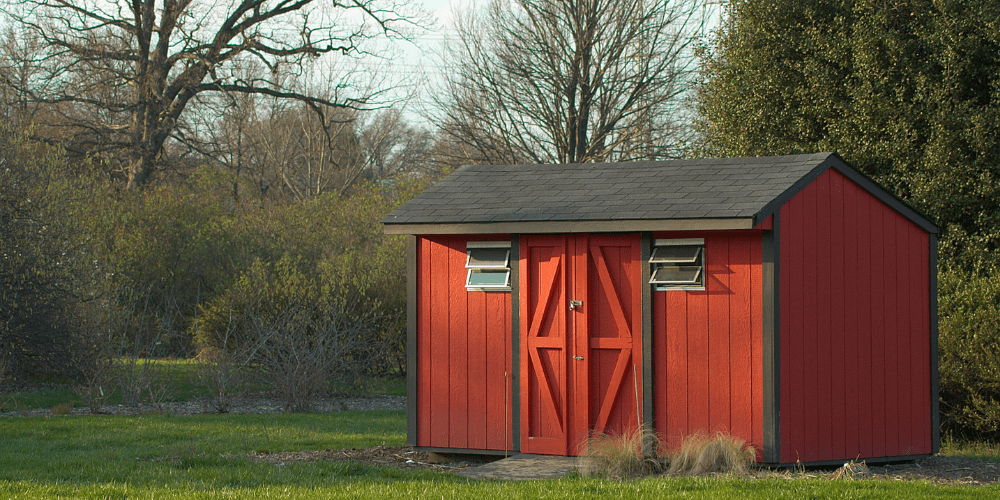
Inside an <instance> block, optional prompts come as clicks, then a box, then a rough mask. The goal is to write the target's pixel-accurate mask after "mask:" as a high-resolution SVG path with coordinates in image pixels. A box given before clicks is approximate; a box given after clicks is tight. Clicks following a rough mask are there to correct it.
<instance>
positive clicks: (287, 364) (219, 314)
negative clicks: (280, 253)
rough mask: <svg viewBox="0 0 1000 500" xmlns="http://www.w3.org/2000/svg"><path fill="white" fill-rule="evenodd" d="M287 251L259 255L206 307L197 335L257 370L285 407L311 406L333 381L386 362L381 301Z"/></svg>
mask: <svg viewBox="0 0 1000 500" xmlns="http://www.w3.org/2000/svg"><path fill="white" fill-rule="evenodd" d="M300 265H301V263H300V262H297V261H295V260H293V259H291V258H288V257H286V258H282V259H281V260H280V261H278V263H276V264H274V265H269V264H265V263H263V262H260V261H258V262H256V263H254V265H253V266H251V268H250V270H249V271H248V272H247V273H246V274H245V275H243V276H242V277H241V278H240V279H239V280H237V282H236V284H235V285H234V286H233V287H232V288H231V289H230V290H228V291H227V292H226V293H225V294H223V295H222V296H221V297H219V298H217V299H216V300H214V301H212V302H210V303H209V304H207V305H206V306H205V307H202V308H201V315H200V317H199V318H198V321H197V322H196V324H195V325H196V327H195V336H196V340H197V343H198V345H199V346H200V348H201V349H202V351H203V354H202V356H203V357H206V358H210V359H211V358H215V359H219V358H223V359H225V358H228V359H233V358H234V357H239V358H242V359H239V358H237V360H236V361H230V362H235V363H236V364H237V365H246V366H248V367H252V368H253V369H255V370H257V371H258V372H259V373H260V374H261V376H262V377H263V380H264V381H265V382H266V383H267V384H268V385H269V386H270V387H271V388H272V389H273V390H274V391H275V392H276V393H277V394H278V395H279V396H280V397H282V398H283V399H285V403H286V409H288V410H293V411H299V410H304V409H308V408H309V406H310V402H311V401H312V399H313V398H315V397H317V396H318V395H320V394H321V392H322V391H323V390H324V389H325V387H326V383H327V381H329V380H331V379H334V380H336V381H338V382H348V383H350V382H355V381H356V380H358V379H359V378H361V376H362V375H364V374H367V373H368V372H369V371H370V368H371V367H372V366H379V365H382V364H384V362H381V361H380V360H381V359H382V358H384V357H385V355H386V353H387V352H390V351H391V350H390V349H387V346H386V343H385V339H384V337H383V336H381V335H379V333H378V329H377V327H378V325H380V324H382V323H383V321H382V318H381V313H380V304H379V303H378V302H377V301H372V300H367V299H366V298H365V297H364V295H363V294H361V293H359V292H358V291H357V290H356V289H352V288H349V287H346V286H343V284H342V283H341V282H340V280H338V279H336V278H333V277H330V276H328V275H323V274H317V273H311V274H308V275H307V274H306V273H305V272H304V271H303V270H302V269H300V267H299V266H300Z"/></svg>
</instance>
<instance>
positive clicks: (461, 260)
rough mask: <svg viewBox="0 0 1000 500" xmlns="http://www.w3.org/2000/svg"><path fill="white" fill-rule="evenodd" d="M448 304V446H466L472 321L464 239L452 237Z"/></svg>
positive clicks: (467, 438) (449, 257)
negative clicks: (469, 314)
mask: <svg viewBox="0 0 1000 500" xmlns="http://www.w3.org/2000/svg"><path fill="white" fill-rule="evenodd" d="M448 248H449V250H450V252H449V255H448V266H449V269H448V271H449V272H448V295H449V297H450V304H449V306H450V307H449V326H450V328H449V331H448V337H449V340H450V341H449V349H450V351H449V363H448V368H449V373H448V381H449V389H450V396H449V405H450V406H449V413H448V415H449V423H448V431H449V432H448V446H449V447H451V448H467V447H468V440H469V430H468V426H469V420H468V415H469V389H470V388H469V378H468V376H469V345H468V343H469V335H470V332H469V323H468V309H467V307H468V306H467V304H466V299H467V297H468V292H466V290H465V273H463V272H462V271H464V269H465V260H466V253H465V242H464V241H461V240H457V239H456V240H452V241H451V242H450V244H449V245H448Z"/></svg>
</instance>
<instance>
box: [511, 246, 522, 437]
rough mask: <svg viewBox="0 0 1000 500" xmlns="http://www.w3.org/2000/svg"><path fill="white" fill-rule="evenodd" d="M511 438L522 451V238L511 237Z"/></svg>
mask: <svg viewBox="0 0 1000 500" xmlns="http://www.w3.org/2000/svg"><path fill="white" fill-rule="evenodd" d="M510 365H511V366H510V431H511V432H510V436H511V447H512V448H513V451H520V450H521V237H520V236H519V235H517V234H512V235H510Z"/></svg>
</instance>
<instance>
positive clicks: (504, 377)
mask: <svg viewBox="0 0 1000 500" xmlns="http://www.w3.org/2000/svg"><path fill="white" fill-rule="evenodd" d="M484 239H486V240H502V239H505V237H503V236H500V237H473V238H468V237H444V236H430V237H419V238H418V240H417V269H418V270H417V290H418V295H419V299H418V305H417V369H418V370H419V372H418V385H417V398H418V402H417V407H418V417H417V444H418V445H419V446H428V447H438V448H468V449H479V450H503V449H512V438H511V429H512V427H511V425H512V422H511V412H510V408H511V400H510V397H511V387H510V380H511V368H510V364H511V351H510V349H511V342H510V335H511V333H510V332H511V324H510V315H511V294H510V292H498V291H493V292H480V291H467V290H466V288H465V278H466V269H465V262H466V253H465V242H466V241H468V240H484ZM505 440H506V445H505V444H504V443H505Z"/></svg>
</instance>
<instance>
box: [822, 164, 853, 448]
mask: <svg viewBox="0 0 1000 500" xmlns="http://www.w3.org/2000/svg"><path fill="white" fill-rule="evenodd" d="M829 172H830V173H831V176H832V180H833V186H832V188H831V190H830V195H831V198H830V218H831V220H830V240H831V241H830V255H831V262H830V274H831V282H830V285H831V289H832V294H831V295H832V297H831V301H830V302H829V305H830V312H831V318H830V319H831V323H830V328H831V330H830V333H829V334H828V335H827V336H828V337H829V338H830V341H831V342H832V343H833V345H832V346H831V349H830V353H831V354H832V355H833V359H832V362H831V366H830V368H831V371H830V380H831V383H832V390H833V393H832V397H831V404H832V408H831V412H830V413H831V415H832V422H833V426H832V427H831V428H830V432H831V433H832V441H833V446H832V448H831V457H830V458H831V459H846V458H848V455H847V442H848V440H850V439H851V437H850V436H851V434H849V433H848V429H847V427H848V421H849V420H850V418H849V416H848V413H847V385H846V380H845V377H846V368H845V365H846V364H847V345H848V344H847V342H848V339H847V337H848V336H849V335H850V334H849V333H848V332H847V331H846V328H845V324H846V319H847V318H846V315H847V310H846V308H845V303H846V301H847V295H848V294H849V293H850V292H849V291H848V290H847V288H846V287H845V284H846V279H845V276H846V273H847V269H846V268H845V265H844V247H845V245H844V239H845V236H846V235H845V234H844V232H845V231H844V189H845V184H846V181H845V179H844V177H843V176H842V175H841V174H840V173H838V172H836V171H834V170H830V171H829ZM852 458H853V457H852Z"/></svg>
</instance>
